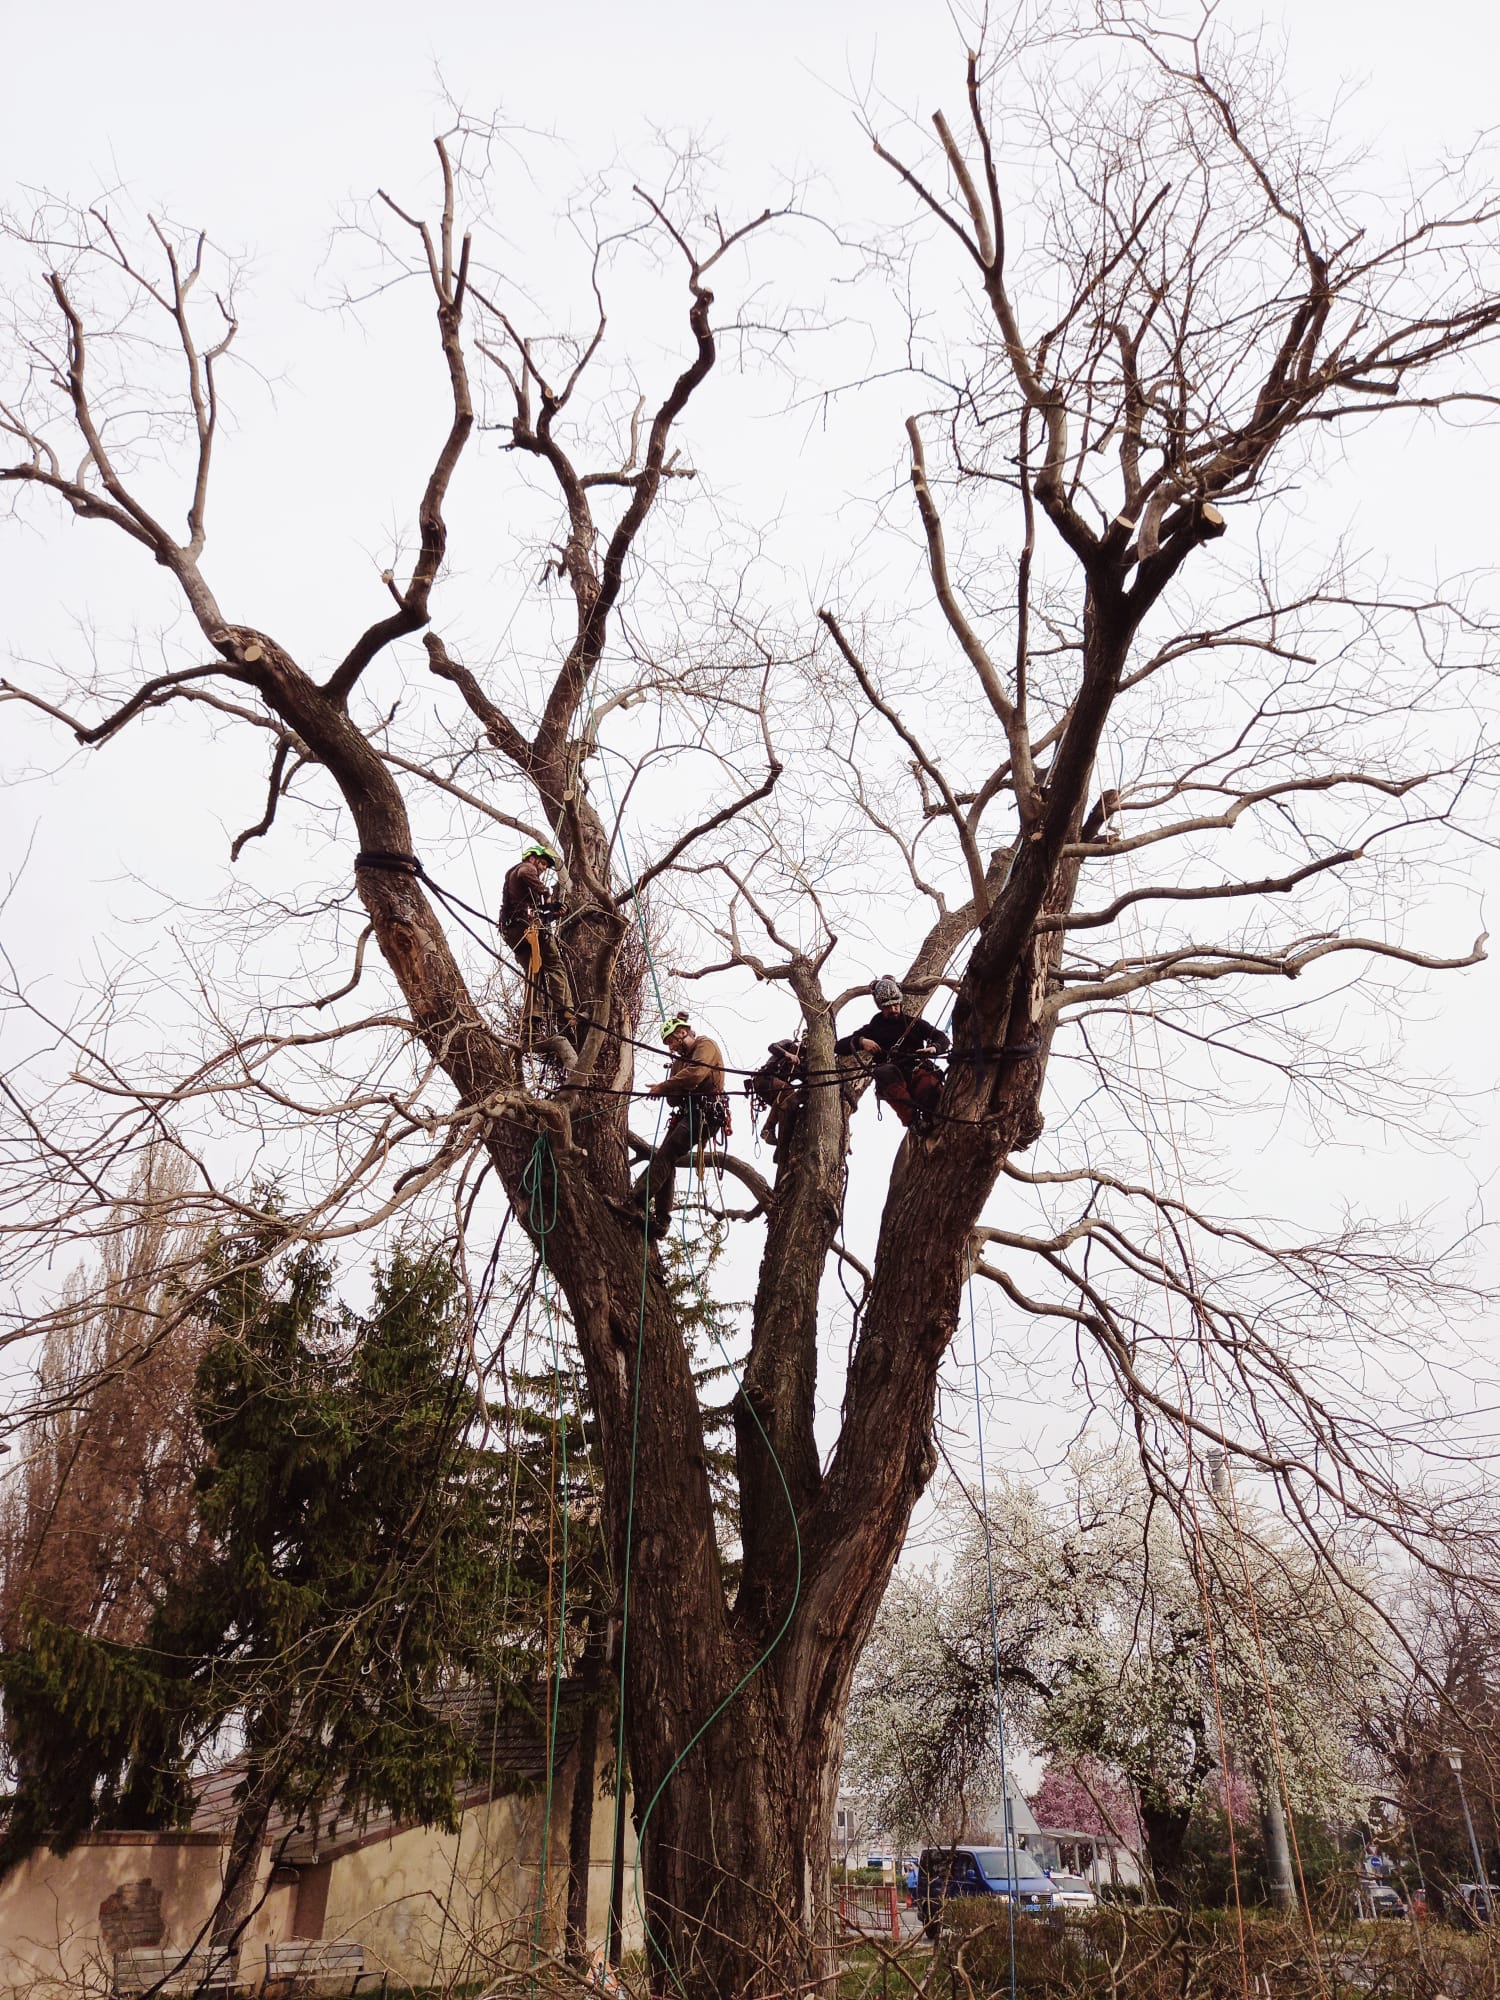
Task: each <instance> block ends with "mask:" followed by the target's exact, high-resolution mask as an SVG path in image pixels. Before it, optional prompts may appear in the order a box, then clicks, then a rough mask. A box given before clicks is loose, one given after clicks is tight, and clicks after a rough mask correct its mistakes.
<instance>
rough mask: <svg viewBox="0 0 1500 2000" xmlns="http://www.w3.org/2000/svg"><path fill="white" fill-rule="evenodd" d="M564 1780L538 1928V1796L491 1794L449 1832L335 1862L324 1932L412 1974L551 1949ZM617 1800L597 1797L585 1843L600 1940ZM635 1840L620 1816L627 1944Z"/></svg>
mask: <svg viewBox="0 0 1500 2000" xmlns="http://www.w3.org/2000/svg"><path fill="white" fill-rule="evenodd" d="M571 1789H572V1788H571V1784H570V1783H562V1784H559V1785H558V1787H557V1790H556V1796H555V1800H554V1807H553V1815H552V1831H551V1837H550V1840H549V1843H548V1849H549V1854H548V1865H547V1898H546V1901H547V1912H546V1920H545V1922H544V1923H543V1924H542V1926H541V1927H540V1932H539V1930H538V1925H537V1887H538V1880H539V1875H540V1854H541V1840H542V1823H543V1801H542V1800H541V1799H539V1798H514V1797H507V1798H499V1799H495V1800H492V1801H491V1802H490V1803H489V1804H488V1805H481V1806H475V1807H472V1808H471V1809H470V1810H469V1811H468V1812H467V1813H466V1814H465V1815H464V1821H463V1826H462V1829H461V1831H460V1833H459V1835H458V1837H457V1839H454V1838H453V1837H452V1836H451V1835H443V1834H435V1833H430V1832H428V1833H424V1832H420V1831H416V1830H412V1831H408V1832H404V1833H397V1834H393V1835H391V1836H389V1837H388V1838H382V1839H378V1840H372V1841H370V1842H368V1843H367V1844H366V1845H364V1846H362V1847H360V1848H358V1849H357V1850H356V1851H355V1852H354V1853H352V1854H346V1855H344V1856H342V1857H341V1858H340V1859H338V1860H337V1861H335V1862H334V1864H333V1867H332V1871H331V1876H330V1881H329V1891H328V1908H327V1915H326V1917H325V1920H324V1926H323V1934H324V1936H325V1937H328V1938H349V1939H352V1940H355V1941H357V1942H358V1943H360V1944H362V1945H363V1946H364V1948H365V1954H366V1959H367V1962H368V1963H369V1964H370V1966H371V1967H372V1968H374V1969H376V1970H378V1971H382V1972H389V1973H390V1974H391V1975H392V1976H393V1977H394V1978H398V1979H403V1980H410V1981H414V1982H415V1981H429V1980H431V1981H436V1980H439V1979H444V1980H455V1981H461V1980H467V1979H481V1978H483V1977H484V1975H485V1973H486V1972H487V1971H488V1970H489V1969H490V1968H491V1967H492V1966H498V1965H500V1964H502V1963H510V1964H515V1963H517V1962H520V1963H525V1962H526V1961H527V1960H528V1959H529V1957H530V1955H531V1953H532V1951H533V1950H538V1951H540V1952H542V1953H543V1954H547V1953H551V1952H556V1951H560V1950H561V1948H562V1939H563V1925H564V1916H565V1911H566V1902H567V1888H568V1856H567V1827H568V1806H569V1801H570V1797H571ZM613 1839H614V1802H613V1800H612V1799H609V1798H602V1799H596V1800H595V1802H594V1824H593V1831H592V1840H591V1844H590V1853H591V1857H592V1858H591V1862H590V1867H589V1918H588V1930H589V1940H590V1942H591V1944H598V1943H600V1942H602V1940H603V1937H604V1927H605V1921H606V1917H607V1914H608V1910H609V1883H610V1852H611V1846H612V1843H613ZM634 1865H635V1838H634V1832H633V1829H632V1828H631V1827H630V1823H629V1818H628V1816H627V1820H626V1849H625V1926H624V1929H625V1942H626V1948H627V1949H631V1948H633V1946H634V1945H635V1943H636V1942H637V1941H638V1940H639V1936H640V1920H639V1917H638V1916H637V1914H636V1911H635V1905H634V1898H633V1896H632V1893H631V1879H632V1875H633V1871H634Z"/></svg>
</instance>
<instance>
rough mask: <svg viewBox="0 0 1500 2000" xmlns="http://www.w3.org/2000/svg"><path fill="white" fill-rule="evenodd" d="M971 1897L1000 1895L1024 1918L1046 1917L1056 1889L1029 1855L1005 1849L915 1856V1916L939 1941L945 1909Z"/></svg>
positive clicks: (931, 1850) (928, 1850)
mask: <svg viewBox="0 0 1500 2000" xmlns="http://www.w3.org/2000/svg"><path fill="white" fill-rule="evenodd" d="M968 1896H1002V1897H1004V1898H1006V1899H1007V1900H1008V1901H1009V1902H1010V1903H1011V1904H1012V1905H1013V1906H1014V1907H1015V1908H1016V1909H1017V1910H1018V1911H1019V1912H1020V1913H1021V1914H1022V1915H1023V1916H1028V1917H1040V1916H1045V1915H1046V1913H1047V1911H1048V1910H1050V1909H1051V1908H1052V1884H1051V1883H1050V1882H1049V1881H1048V1879H1047V1877H1046V1876H1045V1875H1044V1874H1043V1873H1042V1872H1041V1869H1040V1867H1039V1866H1038V1865H1037V1863H1036V1862H1035V1861H1034V1860H1033V1859H1032V1857H1031V1856H1030V1855H1029V1854H1024V1853H1018V1852H1017V1851H1016V1850H1015V1849H1014V1848H1011V1849H1007V1848H1004V1847H924V1848H923V1849H922V1852H921V1853H920V1854H919V1855H918V1857H917V1911H918V1914H919V1915H920V1917H921V1919H922V1928H923V1930H924V1931H925V1932H926V1934H927V1936H928V1937H929V1938H933V1939H935V1938H936V1937H937V1934H938V1928H939V1925H940V1924H941V1922H942V1917H943V1905H944V1904H945V1903H950V1902H953V1901H956V1900H957V1899H958V1898H960V1897H968Z"/></svg>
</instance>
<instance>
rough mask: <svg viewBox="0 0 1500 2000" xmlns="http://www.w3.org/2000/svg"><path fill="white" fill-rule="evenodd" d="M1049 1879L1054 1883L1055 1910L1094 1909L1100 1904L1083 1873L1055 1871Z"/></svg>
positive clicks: (1053, 1902) (1053, 1901)
mask: <svg viewBox="0 0 1500 2000" xmlns="http://www.w3.org/2000/svg"><path fill="white" fill-rule="evenodd" d="M1048 1880H1049V1881H1050V1882H1051V1884H1052V1907H1053V1909H1054V1910H1092V1909H1095V1908H1096V1907H1097V1906H1098V1902H1099V1898H1098V1897H1097V1896H1096V1895H1095V1894H1094V1892H1093V1890H1092V1889H1091V1888H1090V1887H1089V1885H1088V1883H1087V1882H1085V1881H1084V1879H1083V1877H1082V1876H1081V1875H1059V1874H1057V1873H1056V1872H1054V1873H1053V1874H1052V1875H1051V1876H1049V1877H1048Z"/></svg>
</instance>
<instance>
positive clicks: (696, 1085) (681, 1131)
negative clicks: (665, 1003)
mask: <svg viewBox="0 0 1500 2000" xmlns="http://www.w3.org/2000/svg"><path fill="white" fill-rule="evenodd" d="M661 1038H662V1040H663V1041H664V1042H665V1043H666V1045H667V1047H668V1048H669V1049H670V1050H671V1051H672V1067H671V1068H670V1069H669V1070H668V1071H667V1074H666V1076H665V1077H664V1078H663V1079H662V1081H661V1082H660V1083H653V1084H652V1086H651V1088H650V1090H649V1091H648V1092H647V1093H646V1094H647V1096H648V1097H661V1098H665V1100H666V1101H667V1103H668V1104H670V1105H671V1107H672V1116H671V1118H670V1119H669V1120H668V1122H667V1129H666V1131H665V1132H664V1133H663V1134H662V1138H661V1144H660V1145H659V1146H658V1147H657V1148H656V1150H655V1151H654V1152H653V1153H652V1155H651V1157H650V1159H649V1160H647V1162H646V1165H645V1169H644V1171H643V1172H642V1174H641V1175H640V1178H639V1179H638V1180H637V1181H636V1184H635V1187H634V1189H633V1190H632V1194H633V1198H634V1200H635V1204H636V1206H637V1207H638V1208H640V1209H642V1210H644V1209H645V1207H646V1203H647V1201H648V1199H649V1201H650V1204H651V1224H650V1233H651V1235H652V1236H653V1237H657V1236H665V1234H666V1232H667V1226H668V1223H669V1222H670V1220H671V1215H672V1194H673V1190H674V1187H675V1184H676V1180H677V1169H678V1167H680V1166H681V1164H682V1162H683V1161H684V1160H685V1159H687V1157H688V1155H689V1154H690V1153H691V1152H692V1150H693V1148H694V1147H695V1146H698V1145H708V1144H711V1143H712V1141H713V1140H715V1139H716V1138H719V1137H721V1136H722V1135H723V1134H724V1133H725V1131H726V1129H727V1126H728V1122H729V1121H728V1106H727V1104H726V1102H725V1098H724V1056H723V1052H722V1051H721V1049H720V1048H719V1045H718V1043H717V1042H716V1041H714V1040H713V1039H712V1038H711V1037H710V1036H708V1035H697V1034H694V1032H693V1030H692V1028H691V1026H690V1025H689V1023H688V1020H687V1017H686V1015H683V1014H672V1015H669V1016H668V1018H667V1019H666V1020H665V1021H663V1022H662V1024H661Z"/></svg>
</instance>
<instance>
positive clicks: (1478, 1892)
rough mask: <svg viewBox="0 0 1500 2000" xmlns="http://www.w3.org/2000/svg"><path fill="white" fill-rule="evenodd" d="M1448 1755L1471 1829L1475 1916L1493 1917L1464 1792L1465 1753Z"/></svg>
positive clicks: (1466, 1821) (1488, 1888)
mask: <svg viewBox="0 0 1500 2000" xmlns="http://www.w3.org/2000/svg"><path fill="white" fill-rule="evenodd" d="M1446 1755H1447V1758H1448V1769H1449V1770H1450V1771H1451V1772H1452V1773H1453V1775H1454V1778H1455V1779H1456V1780H1457V1782H1458V1802H1459V1804H1460V1805H1461V1806H1462V1807H1463V1809H1464V1825H1465V1826H1466V1827H1467V1828H1468V1829H1469V1852H1470V1853H1471V1854H1472V1855H1473V1857H1474V1915H1475V1918H1476V1919H1477V1918H1478V1917H1479V1914H1480V1911H1481V1910H1483V1911H1484V1913H1485V1915H1486V1916H1493V1914H1494V1912H1493V1911H1492V1910H1491V1909H1490V1885H1489V1881H1488V1879H1487V1877H1486V1875H1485V1872H1484V1862H1483V1860H1482V1859H1481V1857H1480V1853H1479V1840H1478V1836H1477V1835H1476V1834H1475V1832H1474V1818H1473V1815H1472V1813H1470V1811H1469V1795H1468V1793H1467V1792H1466V1791H1465V1790H1464V1760H1463V1752H1462V1751H1460V1750H1449V1751H1448V1752H1447V1753H1446Z"/></svg>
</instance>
